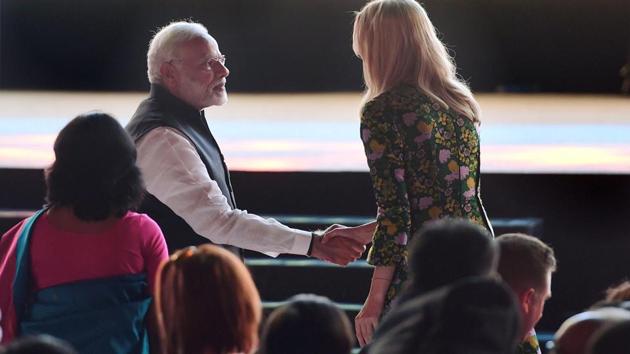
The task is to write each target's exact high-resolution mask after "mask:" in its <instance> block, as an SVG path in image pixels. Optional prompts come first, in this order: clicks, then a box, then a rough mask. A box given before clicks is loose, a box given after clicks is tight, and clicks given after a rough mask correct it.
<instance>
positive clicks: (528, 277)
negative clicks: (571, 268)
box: [497, 233, 556, 292]
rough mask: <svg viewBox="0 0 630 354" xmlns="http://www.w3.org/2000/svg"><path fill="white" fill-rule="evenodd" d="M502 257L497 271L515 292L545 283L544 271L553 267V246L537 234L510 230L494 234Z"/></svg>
mask: <svg viewBox="0 0 630 354" xmlns="http://www.w3.org/2000/svg"><path fill="white" fill-rule="evenodd" d="M497 244H498V245H499V250H500V252H499V253H500V254H501V256H500V257H499V266H498V268H497V271H498V272H499V274H500V275H501V278H503V280H504V281H505V282H506V283H508V284H509V285H510V287H512V289H514V290H515V291H516V292H520V291H524V290H527V289H529V288H535V289H538V290H540V289H541V288H542V287H544V286H545V283H546V279H547V273H548V272H554V271H555V270H556V257H555V255H554V252H553V249H552V248H551V247H549V246H548V245H546V244H545V243H544V242H542V241H541V240H539V239H537V238H536V237H533V236H529V235H525V234H521V233H511V234H504V235H501V236H499V237H497Z"/></svg>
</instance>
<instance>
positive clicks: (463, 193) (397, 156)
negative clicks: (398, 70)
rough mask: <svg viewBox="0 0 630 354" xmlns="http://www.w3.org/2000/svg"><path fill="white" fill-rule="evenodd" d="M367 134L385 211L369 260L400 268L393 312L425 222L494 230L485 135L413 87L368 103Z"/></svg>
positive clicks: (364, 138)
mask: <svg viewBox="0 0 630 354" xmlns="http://www.w3.org/2000/svg"><path fill="white" fill-rule="evenodd" d="M360 135H361V139H362V141H363V146H364V149H365V155H366V157H367V162H368V166H369V168H370V176H371V178H372V186H373V189H374V194H375V197H376V203H377V207H378V213H377V228H376V231H375V233H374V237H373V243H372V248H371V249H370V252H369V255H368V262H369V263H370V264H372V265H376V266H396V271H395V273H394V279H393V280H392V283H391V285H390V289H389V290H388V293H387V301H386V307H387V306H388V305H389V303H390V302H391V300H392V299H393V298H394V297H395V296H396V295H397V294H398V293H399V291H400V289H401V287H402V285H403V283H404V280H405V279H406V267H407V247H406V246H407V243H408V242H409V240H410V239H411V237H412V236H413V234H414V233H415V232H416V231H417V230H418V229H419V228H420V227H422V225H423V224H424V223H425V222H427V221H429V220H435V219H440V218H443V217H448V216H452V217H464V218H468V219H470V220H472V221H473V222H475V223H477V224H480V225H483V226H485V227H488V228H490V227H489V223H488V221H487V220H486V218H485V212H484V211H483V206H482V204H481V199H480V198H479V135H478V132H477V127H476V126H475V125H474V123H473V122H472V121H471V120H470V119H468V118H466V117H460V116H458V115H457V114H455V113H454V112H453V111H451V110H449V109H445V108H444V107H443V106H442V105H440V104H438V103H437V102H433V101H432V100H431V99H430V98H429V97H428V96H426V95H425V94H423V93H422V92H421V91H420V90H419V89H417V88H415V87H412V86H407V85H403V86H399V87H397V88H395V89H392V90H390V91H388V92H385V93H383V94H381V95H380V96H378V97H376V98H374V99H373V100H371V101H369V102H367V103H366V104H365V105H364V107H363V109H362V112H361V129H360Z"/></svg>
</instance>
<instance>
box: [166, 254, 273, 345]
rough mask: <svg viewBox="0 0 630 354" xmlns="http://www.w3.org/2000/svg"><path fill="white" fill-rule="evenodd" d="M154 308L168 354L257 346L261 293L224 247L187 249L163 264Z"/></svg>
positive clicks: (247, 273) (233, 256)
mask: <svg viewBox="0 0 630 354" xmlns="http://www.w3.org/2000/svg"><path fill="white" fill-rule="evenodd" d="M155 307H156V314H157V322H158V328H159V331H160V339H161V342H162V349H163V350H164V352H165V353H168V354H201V353H214V354H223V353H229V352H239V353H251V352H253V350H255V349H256V346H257V345H258V325H259V323H260V319H261V316H262V305H261V302H260V296H259V295H258V290H257V289H256V285H255V284H254V281H253V279H252V277H251V275H250V273H249V271H248V270H247V268H246V267H245V265H244V264H243V262H242V261H241V260H240V259H238V257H236V256H235V255H233V254H231V253H230V252H228V251H226V250H225V249H223V248H220V247H217V246H213V245H203V246H199V247H188V248H185V249H182V250H179V251H177V252H175V253H174V254H173V255H172V256H171V258H170V259H169V260H168V261H167V262H164V263H162V265H161V266H160V268H159V270H158V274H157V276H156V285H155Z"/></svg>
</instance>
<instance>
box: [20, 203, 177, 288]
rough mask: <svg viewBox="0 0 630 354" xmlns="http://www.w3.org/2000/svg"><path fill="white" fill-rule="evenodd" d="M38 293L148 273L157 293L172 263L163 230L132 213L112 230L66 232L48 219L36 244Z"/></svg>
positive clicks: (33, 264)
mask: <svg viewBox="0 0 630 354" xmlns="http://www.w3.org/2000/svg"><path fill="white" fill-rule="evenodd" d="M30 253H31V270H32V280H33V287H34V289H33V290H35V291H37V290H41V289H44V288H48V287H50V286H54V285H60V284H64V283H69V282H75V281H79V280H87V279H95V278H105V277H112V276H118V275H129V274H137V273H146V275H147V280H148V283H149V291H150V293H151V294H152V293H153V284H154V280H155V273H156V271H157V268H158V266H159V265H160V262H162V261H163V260H165V259H167V258H168V251H167V248H166V242H165V241H164V235H162V231H161V230H160V227H159V226H158V225H157V224H156V223H155V221H153V220H152V219H151V218H149V217H148V216H147V215H145V214H138V213H134V212H128V213H127V214H126V215H125V216H123V217H122V218H120V220H118V222H116V224H115V225H114V226H112V227H111V228H110V229H109V230H106V231H102V232H99V233H90V234H85V233H77V232H70V231H65V230H60V229H58V228H57V227H55V226H54V225H52V224H51V223H50V220H49V219H48V215H46V214H43V215H42V216H41V217H40V219H39V220H38V221H37V223H35V225H34V229H33V233H32V235H31V242H30Z"/></svg>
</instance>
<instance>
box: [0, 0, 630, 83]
mask: <svg viewBox="0 0 630 354" xmlns="http://www.w3.org/2000/svg"><path fill="white" fill-rule="evenodd" d="M364 3H365V1H363V0H249V1H248V0H212V1H209V0H178V1H172V0H151V1H149V0H107V1H105V0H90V1H85V0H2V1H0V89H42V90H92V91H101V90H114V91H118V90H135V91H145V90H146V89H147V87H148V84H147V80H146V74H145V73H146V63H145V61H146V60H145V55H146V49H147V46H148V42H149V40H150V38H151V36H152V33H153V31H154V30H155V29H156V28H157V27H159V26H163V25H165V24H167V23H168V22H169V21H171V20H173V19H185V18H190V19H193V20H195V21H199V22H202V23H204V24H205V25H206V26H207V27H208V29H209V31H210V33H211V34H213V35H214V36H215V37H216V38H217V40H218V41H219V44H220V47H221V50H222V51H223V52H224V54H226V55H227V56H228V67H229V69H230V70H231V73H232V74H231V76H230V80H229V82H228V83H229V89H230V90H231V91H232V92H256V91H264V92H273V91H279V92H282V91H344V90H361V88H362V82H361V65H360V61H359V60H358V59H357V58H355V57H354V55H353V52H352V50H351V33H352V19H353V15H352V11H355V10H358V9H360V7H361V6H362V5H363V4H364ZM423 3H424V5H425V7H426V9H427V11H428V12H429V16H430V17H431V19H432V21H433V22H434V24H435V25H436V27H437V28H438V30H439V31H440V32H441V34H442V38H443V40H444V41H445V42H446V43H447V44H448V45H449V47H450V48H451V49H453V50H454V52H456V61H457V64H458V67H459V72H460V74H461V75H462V76H463V77H464V78H465V79H467V80H469V81H470V83H471V85H472V88H473V89H474V90H476V91H496V90H504V91H526V92H531V91H539V92H601V93H614V92H619V90H620V86H621V78H620V75H619V69H620V68H621V66H622V65H623V64H624V63H625V62H626V61H627V60H628V54H629V53H630V22H629V21H630V20H629V19H630V1H629V0H530V1H520V0H430V1H429V0H427V1H424V2H423Z"/></svg>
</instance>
